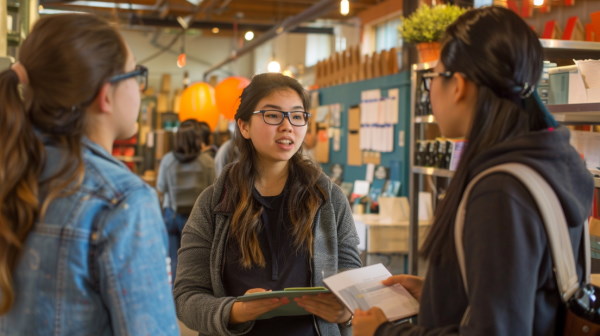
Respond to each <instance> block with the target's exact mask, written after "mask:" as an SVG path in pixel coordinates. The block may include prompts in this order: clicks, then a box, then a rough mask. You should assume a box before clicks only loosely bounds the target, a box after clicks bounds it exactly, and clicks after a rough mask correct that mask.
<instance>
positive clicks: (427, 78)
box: [421, 71, 454, 92]
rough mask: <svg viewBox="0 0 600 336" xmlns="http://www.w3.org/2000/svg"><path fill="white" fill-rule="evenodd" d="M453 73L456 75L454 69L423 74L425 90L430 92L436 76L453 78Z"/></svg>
mask: <svg viewBox="0 0 600 336" xmlns="http://www.w3.org/2000/svg"><path fill="white" fill-rule="evenodd" d="M452 75H454V72H453V71H444V72H426V73H424V74H423V75H422V76H421V78H422V79H423V88H425V90H426V91H427V92H430V91H431V81H432V80H433V79H434V78H436V77H444V78H451V77H452Z"/></svg>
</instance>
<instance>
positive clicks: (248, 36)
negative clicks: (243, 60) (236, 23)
mask: <svg viewBox="0 0 600 336" xmlns="http://www.w3.org/2000/svg"><path fill="white" fill-rule="evenodd" d="M244 38H245V39H246V41H252V39H253V38H254V32H253V31H252V30H248V31H247V32H246V34H244Z"/></svg>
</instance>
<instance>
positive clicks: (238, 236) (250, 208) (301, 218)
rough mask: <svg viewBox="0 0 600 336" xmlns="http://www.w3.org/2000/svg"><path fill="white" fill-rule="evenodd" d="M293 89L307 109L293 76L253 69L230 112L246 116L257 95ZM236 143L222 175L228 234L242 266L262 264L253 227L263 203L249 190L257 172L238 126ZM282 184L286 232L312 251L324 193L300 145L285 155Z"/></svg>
mask: <svg viewBox="0 0 600 336" xmlns="http://www.w3.org/2000/svg"><path fill="white" fill-rule="evenodd" d="M287 89H292V90H294V91H295V92H296V93H298V96H300V98H301V99H302V105H303V106H304V109H305V111H307V110H308V95H307V93H306V91H305V90H304V88H302V86H301V85H300V83H298V82H297V81H296V80H295V79H293V78H290V77H287V76H284V75H281V74H276V73H267V74H260V75H256V76H254V77H253V78H252V81H251V82H250V85H248V86H247V87H246V88H245V89H244V91H243V92H242V95H241V103H240V106H239V108H238V110H237V113H236V115H235V119H236V121H237V120H239V119H241V120H243V121H246V122H249V121H250V118H251V117H252V112H253V111H255V109H256V107H257V105H258V103H259V101H260V100H261V99H263V98H264V97H266V96H268V95H270V94H271V93H273V92H275V91H278V90H287ZM234 139H235V145H236V146H237V147H238V149H239V159H238V161H237V162H236V163H235V164H234V165H233V167H232V168H231V170H230V171H229V174H228V176H227V179H228V182H229V183H228V185H230V186H233V188H231V189H232V190H227V193H226V197H227V199H226V201H227V202H228V204H229V205H230V206H231V207H232V208H234V209H235V210H234V212H233V217H232V219H231V230H230V237H231V238H233V239H235V241H237V243H238V245H239V248H240V251H241V259H240V263H241V264H242V266H243V267H247V268H249V267H252V266H253V265H258V266H260V267H264V266H265V258H264V256H263V254H262V251H261V249H260V244H259V241H258V233H259V232H260V230H261V229H262V227H261V222H260V215H261V213H262V211H263V209H262V206H261V205H260V203H258V201H257V200H255V199H254V197H253V196H252V190H253V188H254V181H255V178H256V176H257V174H258V172H257V170H256V169H257V168H256V160H257V154H256V150H255V149H254V146H253V145H252V141H250V140H249V139H244V137H243V136H242V135H241V134H240V130H239V128H238V127H236V130H235V136H234ZM288 169H289V172H288V180H287V184H286V188H287V197H286V202H287V203H286V206H287V208H288V209H289V214H290V221H291V227H292V230H291V234H292V237H293V245H294V247H295V248H296V250H301V249H306V250H307V251H308V253H309V255H310V256H312V253H313V247H312V245H313V232H312V228H313V227H312V224H313V221H314V218H315V215H316V213H317V211H318V209H319V206H320V205H321V204H322V203H323V202H324V201H325V200H326V199H327V197H328V196H327V191H326V190H324V189H323V188H322V187H321V186H319V185H318V184H317V180H318V179H319V176H320V175H321V170H320V168H319V167H317V166H316V165H315V164H314V163H312V161H310V160H308V159H306V158H305V157H304V156H303V154H302V149H300V150H299V151H298V152H297V153H296V154H294V156H292V158H291V159H290V161H289V165H288Z"/></svg>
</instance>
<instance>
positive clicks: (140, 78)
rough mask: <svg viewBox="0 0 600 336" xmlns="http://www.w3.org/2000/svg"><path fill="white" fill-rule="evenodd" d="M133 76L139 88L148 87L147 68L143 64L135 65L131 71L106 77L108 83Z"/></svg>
mask: <svg viewBox="0 0 600 336" xmlns="http://www.w3.org/2000/svg"><path fill="white" fill-rule="evenodd" d="M131 77H135V79H136V80H137V82H138V85H139V86H140V90H142V91H144V90H146V88H147V87H148V68H146V67H145V66H143V65H139V64H138V65H137V66H136V67H135V69H134V70H133V71H129V72H125V73H122V74H120V75H115V76H112V77H111V78H109V79H108V82H109V83H117V82H120V81H122V80H125V79H128V78H131Z"/></svg>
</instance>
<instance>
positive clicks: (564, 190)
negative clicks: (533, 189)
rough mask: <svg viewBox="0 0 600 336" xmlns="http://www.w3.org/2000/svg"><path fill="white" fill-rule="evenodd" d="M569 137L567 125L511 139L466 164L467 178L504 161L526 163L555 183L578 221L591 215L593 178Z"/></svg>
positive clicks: (572, 222)
mask: <svg viewBox="0 0 600 336" xmlns="http://www.w3.org/2000/svg"><path fill="white" fill-rule="evenodd" d="M569 139H570V132H569V130H568V129H567V128H566V127H564V126H561V127H558V128H556V129H546V130H542V131H536V132H531V133H528V134H525V135H522V136H519V137H516V138H513V139H510V140H509V141H506V142H503V143H500V144H498V145H496V146H494V147H492V148H490V149H489V150H487V151H485V152H483V153H481V154H480V155H478V156H477V157H476V158H475V159H474V160H473V162H472V163H470V164H469V165H468V167H467V169H468V170H469V177H468V178H469V180H470V179H472V178H473V177H475V175H477V174H478V173H480V172H482V171H483V170H485V169H487V168H490V167H493V166H496V165H499V164H503V163H510V162H515V163H522V164H525V165H527V166H529V167H531V168H533V169H535V170H536V171H537V172H538V173H539V174H540V175H542V176H543V177H544V179H546V181H547V182H548V183H549V184H550V185H551V186H552V188H553V189H554V191H555V192H556V195H557V196H558V199H559V200H560V202H561V204H562V206H563V209H564V211H565V217H566V218H567V222H568V223H569V225H571V226H574V225H579V224H580V223H582V222H583V221H584V220H585V219H586V218H587V217H588V216H589V215H590V210H591V206H592V196H593V192H594V180H593V178H592V175H591V173H590V172H589V171H588V170H587V168H586V167H585V163H584V161H583V159H582V158H581V156H580V155H579V153H577V151H576V150H575V148H573V147H572V146H571V144H570V143H569Z"/></svg>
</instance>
